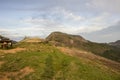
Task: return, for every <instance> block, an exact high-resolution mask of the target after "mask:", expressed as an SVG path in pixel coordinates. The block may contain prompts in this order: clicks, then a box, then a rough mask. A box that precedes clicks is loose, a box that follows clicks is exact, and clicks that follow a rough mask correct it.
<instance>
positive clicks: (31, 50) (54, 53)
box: [0, 42, 120, 80]
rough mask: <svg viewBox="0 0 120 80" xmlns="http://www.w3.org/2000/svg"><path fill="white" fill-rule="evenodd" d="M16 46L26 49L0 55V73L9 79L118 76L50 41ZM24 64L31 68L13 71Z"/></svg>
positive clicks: (107, 79)
mask: <svg viewBox="0 0 120 80" xmlns="http://www.w3.org/2000/svg"><path fill="white" fill-rule="evenodd" d="M16 46H19V47H21V48H26V50H25V51H21V52H17V53H14V54H10V53H9V54H3V55H0V62H4V63H3V64H2V65H0V77H3V76H5V75H6V76H7V78H9V79H10V80H16V79H19V80H120V73H114V72H112V71H111V70H109V71H107V70H106V69H104V68H103V69H100V68H99V67H97V65H92V64H88V63H85V62H84V61H82V60H80V59H79V58H77V57H71V56H68V55H65V54H64V53H62V52H61V51H59V50H58V49H56V48H55V47H53V46H51V45H50V44H46V43H25V42H24V43H23V42H22V43H18V44H17V45H16ZM25 67H30V68H32V69H33V72H31V73H29V74H28V75H25V76H22V77H21V76H20V75H22V74H23V73H19V74H17V75H16V74H15V75H13V72H20V71H21V69H23V68H25ZM8 74H10V75H8ZM24 74H25V73H24Z"/></svg>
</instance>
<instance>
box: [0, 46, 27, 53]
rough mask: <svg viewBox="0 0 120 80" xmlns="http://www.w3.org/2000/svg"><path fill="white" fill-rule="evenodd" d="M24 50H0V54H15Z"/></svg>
mask: <svg viewBox="0 0 120 80" xmlns="http://www.w3.org/2000/svg"><path fill="white" fill-rule="evenodd" d="M25 50H26V49H25V48H19V47H18V48H15V49H10V50H0V52H1V53H16V52H20V51H25Z"/></svg>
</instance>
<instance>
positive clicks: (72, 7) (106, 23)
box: [0, 0, 120, 42]
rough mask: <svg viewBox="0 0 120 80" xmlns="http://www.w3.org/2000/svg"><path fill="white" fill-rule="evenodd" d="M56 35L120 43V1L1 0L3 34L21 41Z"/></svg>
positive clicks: (0, 11)
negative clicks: (56, 33)
mask: <svg viewBox="0 0 120 80" xmlns="http://www.w3.org/2000/svg"><path fill="white" fill-rule="evenodd" d="M53 31H61V32H65V33H69V34H75V35H82V36H83V37H84V38H86V39H88V40H91V41H94V42H112V41H116V40H118V39H120V36H119V35H120V0H0V34H1V35H4V36H7V37H10V38H12V39H15V40H19V39H20V38H23V37H24V36H38V37H41V38H45V37H46V36H47V35H49V34H50V33H51V32H53Z"/></svg>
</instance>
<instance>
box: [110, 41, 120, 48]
mask: <svg viewBox="0 0 120 80" xmlns="http://www.w3.org/2000/svg"><path fill="white" fill-rule="evenodd" d="M109 45H112V46H116V47H119V48H120V40H117V41H115V42H111V43H109Z"/></svg>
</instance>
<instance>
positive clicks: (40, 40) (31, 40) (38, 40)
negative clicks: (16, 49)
mask: <svg viewBox="0 0 120 80" xmlns="http://www.w3.org/2000/svg"><path fill="white" fill-rule="evenodd" d="M43 41H44V39H40V38H38V37H25V38H24V39H23V40H22V41H20V42H28V43H34V42H35V43H39V42H43Z"/></svg>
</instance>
